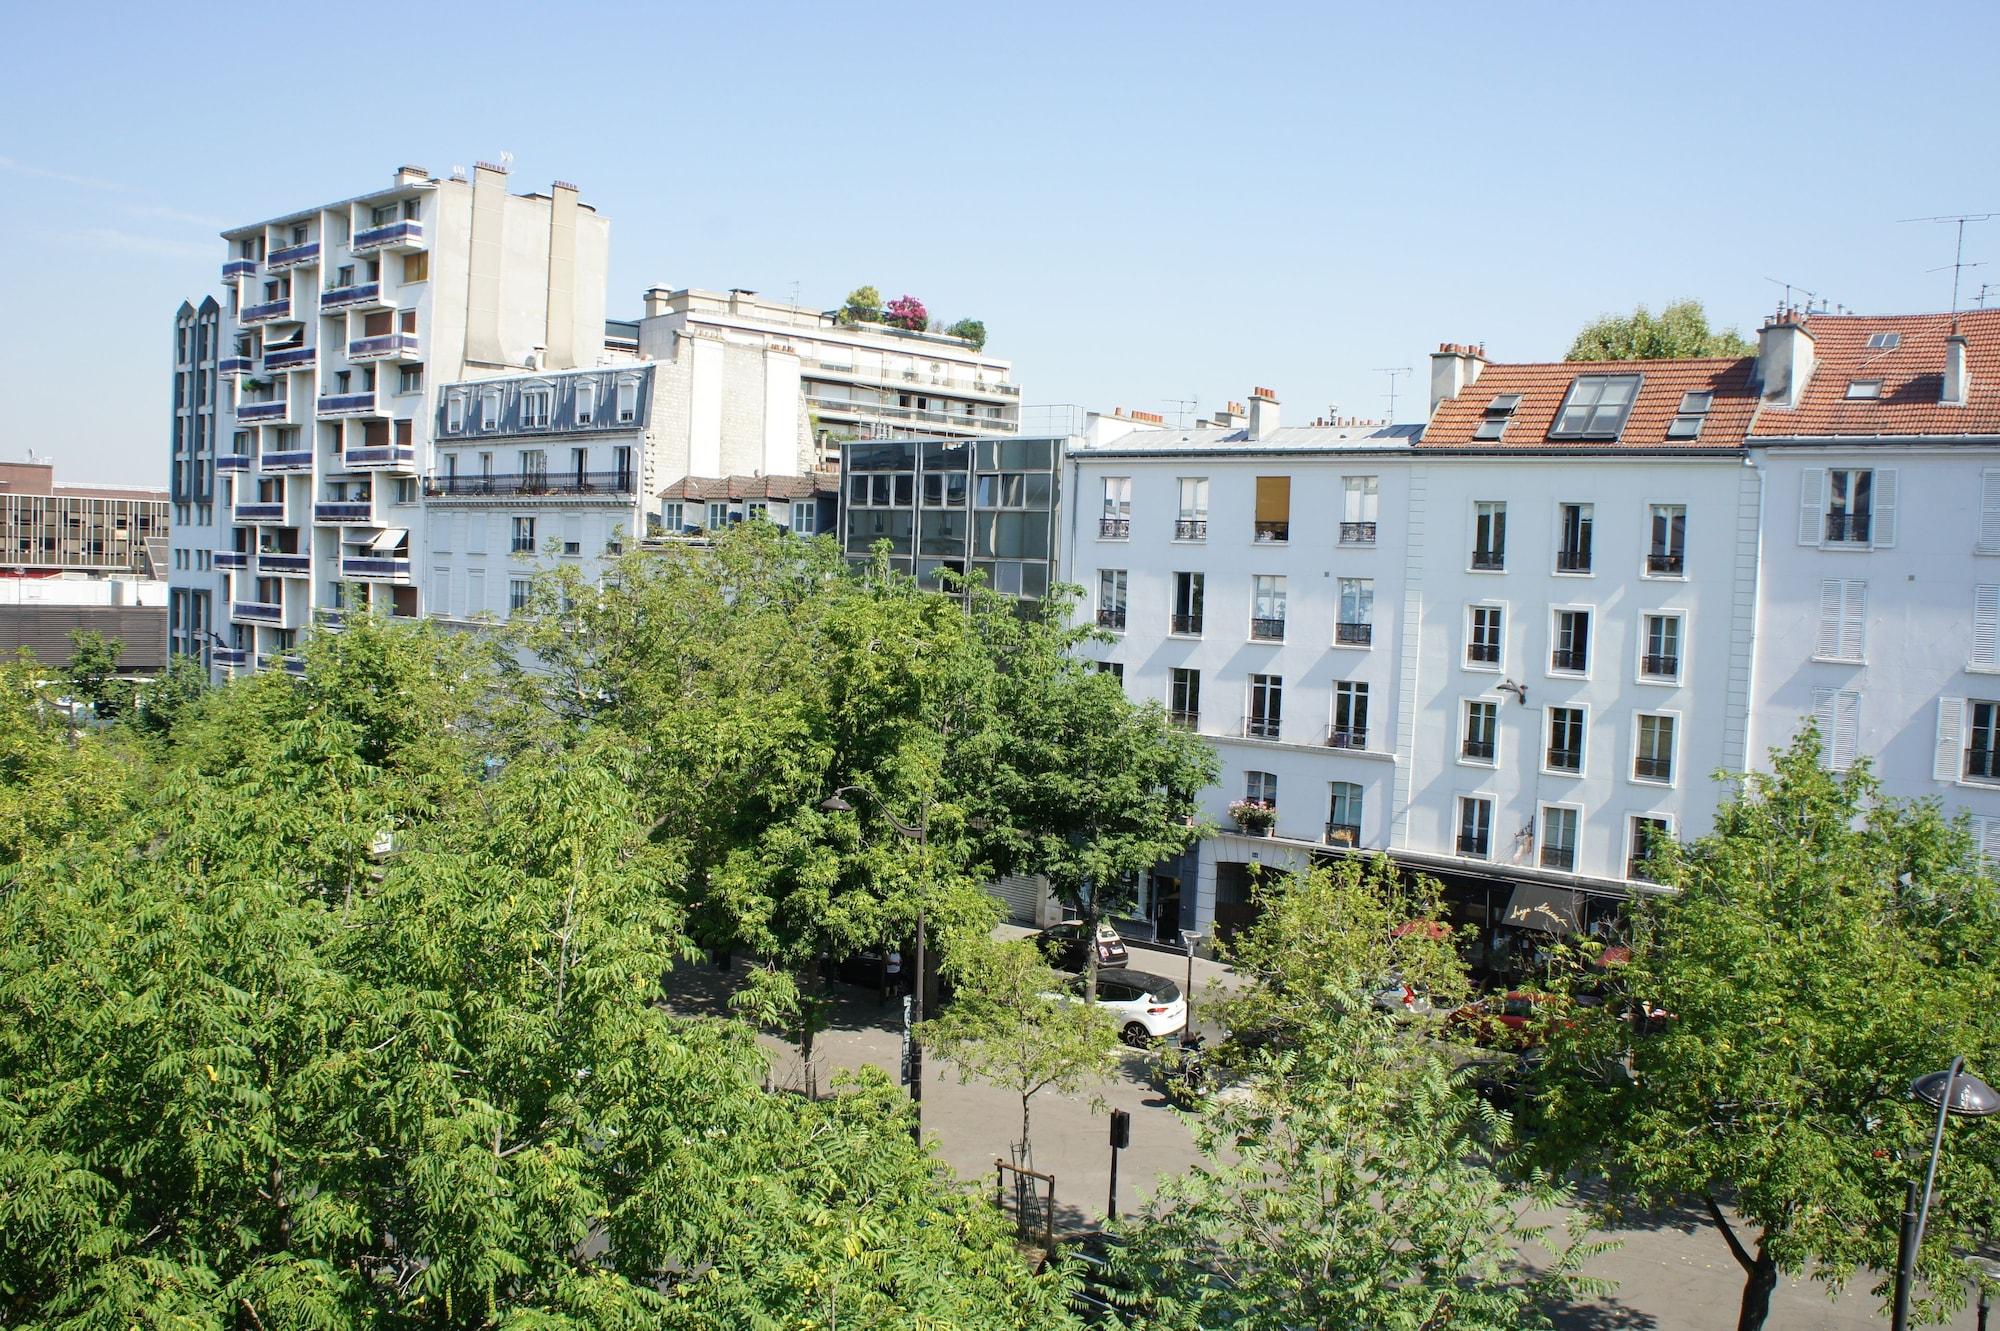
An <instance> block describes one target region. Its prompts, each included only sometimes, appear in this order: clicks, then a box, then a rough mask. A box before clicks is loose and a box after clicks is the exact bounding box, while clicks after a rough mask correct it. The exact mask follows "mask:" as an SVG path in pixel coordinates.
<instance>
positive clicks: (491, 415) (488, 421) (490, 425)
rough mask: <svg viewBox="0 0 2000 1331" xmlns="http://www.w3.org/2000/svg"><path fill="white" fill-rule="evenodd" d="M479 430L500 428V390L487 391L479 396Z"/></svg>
mask: <svg viewBox="0 0 2000 1331" xmlns="http://www.w3.org/2000/svg"><path fill="white" fill-rule="evenodd" d="M479 428H480V429H482V430H497V429H499V428H500V390H499V389H497V388H489V389H486V390H485V391H484V392H482V393H480V395H479Z"/></svg>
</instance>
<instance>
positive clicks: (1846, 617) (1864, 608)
mask: <svg viewBox="0 0 2000 1331" xmlns="http://www.w3.org/2000/svg"><path fill="white" fill-rule="evenodd" d="M1867 625H1868V584H1867V582H1866V581H1864V580H1862V579H1860V578H1825V579H1822V580H1821V582H1820V584H1819V637H1818V639H1817V640H1816V641H1815V642H1814V644H1813V659H1814V660H1816V661H1861V660H1864V659H1865V656H1864V653H1865V651H1866V648H1867V645H1868V644H1867Z"/></svg>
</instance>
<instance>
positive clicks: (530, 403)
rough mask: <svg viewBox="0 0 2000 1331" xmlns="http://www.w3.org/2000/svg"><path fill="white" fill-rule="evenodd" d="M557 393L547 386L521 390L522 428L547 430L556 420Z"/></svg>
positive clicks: (540, 385)
mask: <svg viewBox="0 0 2000 1331" xmlns="http://www.w3.org/2000/svg"><path fill="white" fill-rule="evenodd" d="M555 404H556V393H555V390H554V389H553V388H550V387H549V386H548V385H547V384H536V385H534V386H532V387H529V388H523V389H522V390H521V428H522V429H524V430H546V429H548V428H549V425H550V424H551V423H552V422H553V421H554V419H555Z"/></svg>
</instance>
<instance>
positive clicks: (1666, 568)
mask: <svg viewBox="0 0 2000 1331" xmlns="http://www.w3.org/2000/svg"><path fill="white" fill-rule="evenodd" d="M1646 572H1648V573H1650V574H1652V575H1653V576H1655V577H1667V578H1678V577H1680V576H1681V575H1682V574H1683V573H1685V572H1687V556H1686V555H1684V554H1667V553H1665V552H1664V551H1660V550H1655V551H1653V552H1652V553H1651V554H1649V555H1647V556H1646Z"/></svg>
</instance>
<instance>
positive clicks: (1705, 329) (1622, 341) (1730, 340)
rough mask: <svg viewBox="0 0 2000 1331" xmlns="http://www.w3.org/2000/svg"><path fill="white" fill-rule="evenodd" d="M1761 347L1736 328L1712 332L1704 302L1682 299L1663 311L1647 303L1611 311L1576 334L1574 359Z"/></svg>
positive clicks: (1743, 352) (1737, 352) (1746, 352)
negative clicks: (1625, 310)
mask: <svg viewBox="0 0 2000 1331" xmlns="http://www.w3.org/2000/svg"><path fill="white" fill-rule="evenodd" d="M1756 351H1757V348H1756V347H1755V345H1753V344H1752V343H1750V342H1747V341H1745V340H1744V339H1743V337H1742V335H1741V334H1739V333H1738V332H1737V331H1736V330H1735V329H1734V328H1724V329H1721V330H1720V331H1711V330H1710V329H1709V326H1708V314H1707V312H1706V311H1704V310H1703V309H1702V307H1701V302H1700V301H1698V300H1677V301H1674V302H1672V303H1670V304H1669V305H1667V306H1666V307H1665V308H1664V309H1662V310H1661V311H1660V312H1659V313H1658V314H1657V315H1656V314H1654V313H1652V311H1650V310H1648V309H1647V308H1646V307H1645V306H1644V305H1641V306H1638V307H1637V308H1635V309H1634V310H1633V311H1632V313H1630V314H1607V315H1604V316H1603V317H1601V318H1599V319H1598V320H1596V321H1595V322H1594V323H1592V324H1590V325H1589V326H1587V327H1586V328H1584V330H1583V331H1582V332H1580V333H1578V334H1577V335H1576V341H1574V342H1572V343H1571V344H1570V348H1569V355H1568V357H1567V359H1569V360H1669V359H1673V358H1675V357H1686V356H1750V355H1755V354H1756Z"/></svg>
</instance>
